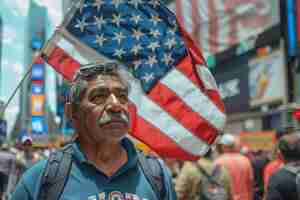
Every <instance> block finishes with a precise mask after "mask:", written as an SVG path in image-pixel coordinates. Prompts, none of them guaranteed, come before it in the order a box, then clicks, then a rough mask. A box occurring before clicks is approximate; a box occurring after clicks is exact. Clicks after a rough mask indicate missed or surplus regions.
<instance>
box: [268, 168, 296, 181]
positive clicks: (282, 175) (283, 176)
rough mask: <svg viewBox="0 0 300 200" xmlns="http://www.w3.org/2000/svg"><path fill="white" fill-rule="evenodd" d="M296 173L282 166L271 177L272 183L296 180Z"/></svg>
mask: <svg viewBox="0 0 300 200" xmlns="http://www.w3.org/2000/svg"><path fill="white" fill-rule="evenodd" d="M294 176H295V175H294V174H293V173H292V172H289V171H288V170H287V169H285V168H284V167H282V168H280V169H279V170H278V171H277V172H275V173H274V174H272V176H271V177H270V181H269V182H270V183H282V182H290V181H292V182H294V179H293V178H292V177H294Z"/></svg>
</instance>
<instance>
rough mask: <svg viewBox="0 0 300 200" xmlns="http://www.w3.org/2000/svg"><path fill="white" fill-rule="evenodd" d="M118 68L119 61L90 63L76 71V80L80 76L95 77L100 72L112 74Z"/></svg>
mask: <svg viewBox="0 0 300 200" xmlns="http://www.w3.org/2000/svg"><path fill="white" fill-rule="evenodd" d="M117 68H118V64H117V63H104V64H102V63H97V62H95V63H89V64H86V65H83V66H81V67H80V69H79V70H78V71H77V72H76V75H75V78H74V80H76V79H78V78H79V77H81V78H83V79H85V80H89V79H92V78H94V77H95V76H97V75H99V74H103V75H110V74H115V73H116V71H117Z"/></svg>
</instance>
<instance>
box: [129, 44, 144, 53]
mask: <svg viewBox="0 0 300 200" xmlns="http://www.w3.org/2000/svg"><path fill="white" fill-rule="evenodd" d="M142 49H143V47H142V46H141V45H140V44H137V45H134V46H133V47H132V49H131V52H133V54H134V55H135V56H136V55H137V54H138V53H139V51H141V50H142Z"/></svg>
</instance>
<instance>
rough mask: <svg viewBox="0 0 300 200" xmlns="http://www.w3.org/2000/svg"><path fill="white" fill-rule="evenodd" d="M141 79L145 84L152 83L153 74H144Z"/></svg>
mask: <svg viewBox="0 0 300 200" xmlns="http://www.w3.org/2000/svg"><path fill="white" fill-rule="evenodd" d="M142 79H143V80H144V81H145V82H146V83H148V82H150V81H152V80H153V79H154V74H153V73H146V74H145V75H144V76H143V77H142Z"/></svg>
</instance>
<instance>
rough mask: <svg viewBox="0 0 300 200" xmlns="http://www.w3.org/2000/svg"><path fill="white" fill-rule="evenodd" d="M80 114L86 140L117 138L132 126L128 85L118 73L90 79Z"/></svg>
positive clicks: (114, 140)
mask: <svg viewBox="0 0 300 200" xmlns="http://www.w3.org/2000/svg"><path fill="white" fill-rule="evenodd" d="M78 115H79V118H80V120H79V122H78V125H79V126H78V129H79V130H80V131H79V132H80V133H82V132H84V134H83V137H84V138H85V140H87V141H88V142H90V143H94V142H96V143H97V142H102V141H106V140H111V141H112V142H118V141H119V140H120V139H122V138H123V137H124V135H125V134H126V133H127V131H128V128H129V113H128V91H127V88H126V87H125V86H124V85H123V84H122V82H121V81H120V79H119V78H118V77H116V76H108V75H105V76H98V78H97V79H95V80H92V81H90V82H89V83H88V89H87V91H86V92H85V94H84V97H83V99H82V101H81V103H80V107H79V112H78Z"/></svg>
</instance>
